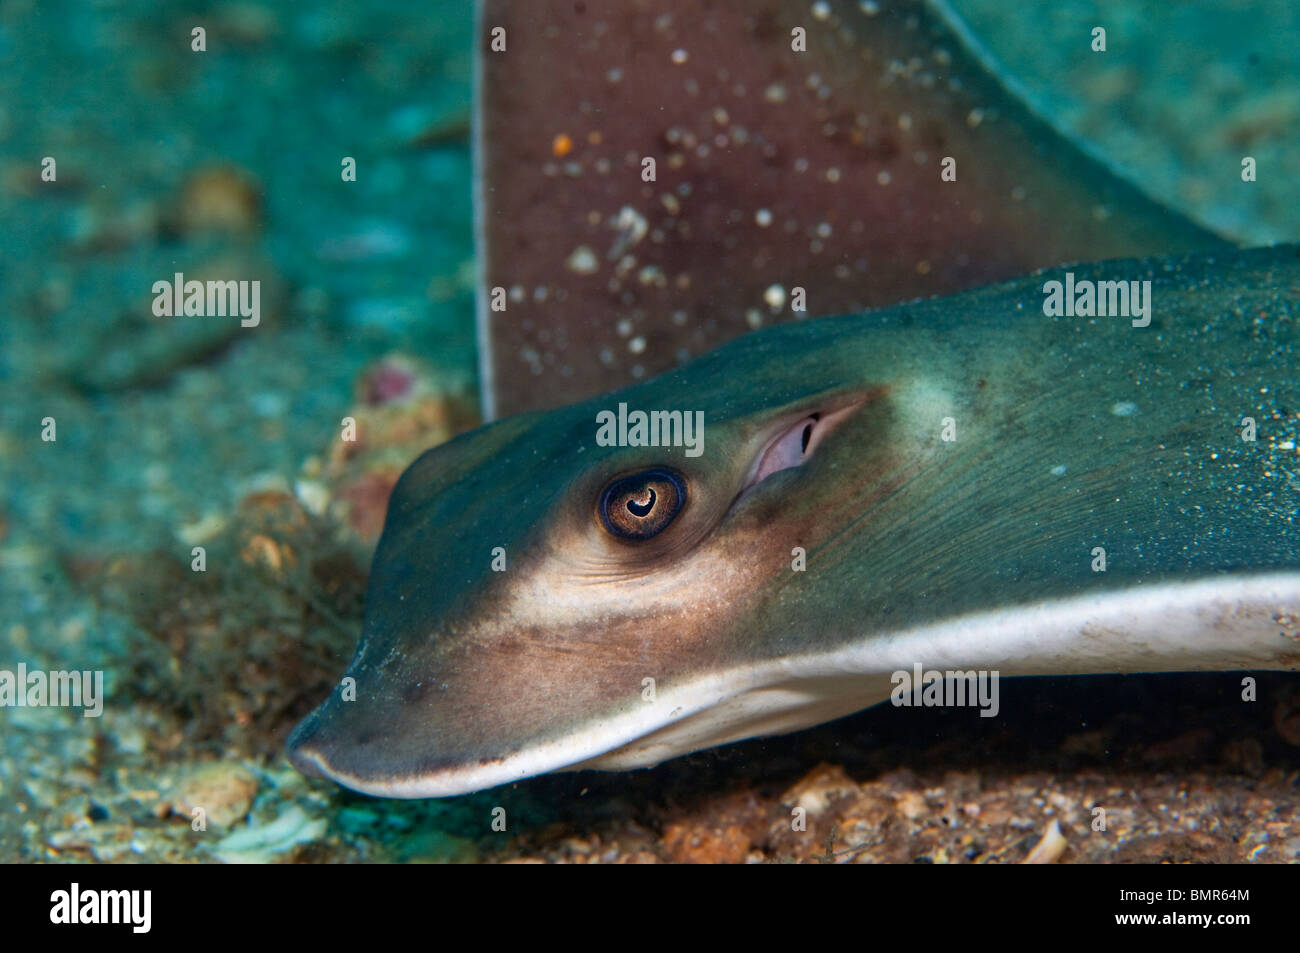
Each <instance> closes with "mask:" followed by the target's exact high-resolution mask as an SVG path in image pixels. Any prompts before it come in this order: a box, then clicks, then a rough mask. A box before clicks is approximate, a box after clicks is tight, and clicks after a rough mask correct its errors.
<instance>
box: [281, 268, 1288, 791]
mask: <svg viewBox="0 0 1300 953" xmlns="http://www.w3.org/2000/svg"><path fill="white" fill-rule="evenodd" d="M1054 283H1056V284H1054ZM1064 289H1069V291H1068V294H1066V293H1063V294H1062V295H1060V296H1058V295H1057V292H1058V291H1061V292H1064ZM1298 296H1300V246H1288V247H1283V248H1277V249H1264V250H1256V251H1251V252H1235V251H1232V252H1225V253H1222V254H1215V255H1212V256H1193V257H1190V258H1156V259H1126V260H1118V261H1105V262H1100V263H1092V264H1087V265H1076V266H1070V267H1069V268H1068V269H1066V268H1054V269H1051V270H1049V271H1047V272H1045V273H1040V274H1037V275H1031V276H1029V277H1026V278H1022V279H1017V280H1015V281H1012V282H1008V283H1005V284H1000V285H996V286H992V287H989V288H986V289H982V290H978V291H972V292H967V293H964V294H961V295H956V296H951V297H947V298H936V299H929V300H924V301H918V302H913V303H909V304H904V305H899V306H896V307H893V308H890V309H887V310H883V311H879V312H872V313H868V314H859V315H850V316H846V317H841V318H826V319H819V320H815V321H806V322H792V323H786V324H783V325H778V326H775V327H771V328H765V329H763V330H760V331H757V332H754V333H753V334H748V335H745V336H743V337H741V338H739V339H737V340H734V341H732V342H730V343H728V344H726V345H723V346H722V347H720V348H718V349H716V350H714V351H712V352H710V353H709V354H707V355H705V356H703V357H701V358H699V359H697V360H695V361H693V362H691V363H690V364H688V365H686V366H684V367H682V368H677V369H675V370H673V371H671V372H669V373H667V374H664V375H662V376H660V377H658V378H656V379H654V380H651V381H646V382H643V383H641V384H638V385H635V386H633V387H630V388H627V389H625V390H622V391H619V392H616V393H614V394H610V395H605V396H603V397H600V398H596V399H594V400H592V401H588V402H586V403H582V404H576V405H572V406H569V407H564V408H559V409H555V410H550V411H545V412H535V413H530V414H524V415H520V416H516V417H512V418H509V419H507V420H502V421H498V422H496V423H494V424H490V425H488V426H486V427H484V428H481V429H480V430H478V431H475V432H473V433H471V434H466V435H464V436H462V437H460V438H457V439H456V440H454V441H452V442H450V443H448V444H445V445H443V446H440V447H437V448H435V449H433V450H431V451H429V452H428V453H426V454H425V455H424V456H423V457H421V458H420V459H419V460H418V461H416V462H415V463H414V464H412V466H411V467H410V468H409V469H408V470H407V472H406V474H405V475H404V476H403V478H402V480H401V482H400V483H399V485H398V487H397V489H396V490H395V492H394V495H393V498H392V502H391V504H390V508H389V512H388V519H387V523H386V525H385V529H384V535H383V538H382V540H381V542H380V544H379V549H378V551H377V554H376V557H375V563H374V569H373V572H372V575H371V581H370V590H369V593H368V596H367V612H366V622H365V631H364V634H363V637H362V639H361V643H360V646H359V648H358V652H357V655H356V657H355V659H354V660H353V662H352V665H351V667H350V668H349V669H348V672H347V674H348V676H349V677H350V678H351V679H352V680H353V690H354V697H355V700H347V699H345V698H344V697H342V691H341V690H340V691H339V692H336V693H335V695H334V696H333V697H331V698H330V699H329V700H328V701H327V702H325V704H324V705H322V706H321V708H320V709H318V710H317V712H316V713H315V714H313V715H312V716H311V717H309V718H308V719H307V720H306V721H305V722H304V723H303V724H302V725H301V726H300V727H299V728H298V730H297V731H296V733H295V735H294V738H293V739H292V741H291V751H292V757H293V759H294V761H295V763H296V764H298V765H299V766H300V767H302V768H303V769H304V770H308V771H315V772H320V773H325V774H327V775H328V776H330V777H333V778H335V779H336V780H338V781H340V782H341V783H343V784H346V785H349V786H351V787H355V788H358V789H360V790H363V791H368V792H371V793H376V794H387V795H395V796H431V795H443V794H455V793H461V792H465V791H470V790H474V789H477V788H480V787H488V786H491V785H494V784H499V783H503V782H506V781H510V780H516V779H518V778H521V777H526V776H528V775H530V774H536V773H540V772H544V771H553V770H558V769H562V768H567V767H573V766H593V765H594V766H599V767H631V766H635V765H645V764H652V763H655V762H657V761H660V760H662V759H664V758H667V757H671V756H674V755H678V754H682V753H685V752H688V751H692V750H696V749H699V748H702V747H707V746H710V745H714V744H720V743H723V742H727V741H732V740H736V739H739V738H744V737H751V736H754V735H759V734H767V733H776V732H783V731H789V730H793V729H795V728H799V727H803V726H805V725H809V724H813V723H815V722H818V721H822V720H826V719H829V718H833V717H837V716H839V715H843V714H846V713H848V712H851V711H854V710H857V709H859V708H862V707H865V706H867V705H869V704H873V703H875V702H877V701H880V700H881V699H882V698H883V697H885V696H886V695H887V694H888V692H889V686H890V683H891V679H892V676H893V673H894V672H896V671H898V670H903V671H910V670H911V669H912V668H913V666H914V665H918V664H919V665H923V666H925V667H926V668H927V669H931V668H936V669H940V670H943V669H950V668H951V669H956V670H969V669H975V670H998V671H1000V672H1001V674H1003V675H1016V674H1022V675H1023V674H1045V673H1081V672H1094V673H1104V672H1137V671H1172V670H1190V669H1205V668H1209V669H1242V668H1279V669H1287V668H1290V669H1294V668H1296V667H1298V666H1300V544H1297V536H1296V533H1297V516H1298V509H1300V508H1298V501H1300V449H1298V448H1300V380H1298V379H1297V377H1296V374H1295V369H1296V367H1297V366H1300V323H1298V322H1300V304H1298V303H1297V298H1298ZM1066 300H1068V302H1069V303H1068V304H1066V303H1065V302H1066ZM1103 302H1104V303H1103ZM1058 305H1059V308H1058ZM1048 312H1051V313H1050V314H1049V313H1048ZM626 408H632V409H639V410H641V411H673V410H678V411H689V412H691V413H699V414H700V415H701V418H700V419H702V420H703V421H704V424H703V429H702V430H701V431H700V432H699V433H700V436H702V440H701V441H700V442H699V443H698V445H694V449H695V450H698V451H699V452H698V453H696V452H694V450H693V449H692V446H693V445H692V444H691V443H689V442H680V441H679V442H678V443H676V444H673V443H672V442H671V441H666V440H660V439H657V438H656V439H655V440H654V441H653V442H651V441H649V440H648V439H646V434H645V432H644V430H643V432H642V437H641V439H637V438H635V437H634V436H633V434H634V432H635V431H634V430H628V436H627V438H626V439H620V440H616V441H614V442H613V443H612V444H611V443H610V442H609V441H607V440H602V439H601V438H600V436H599V434H600V430H599V427H598V424H599V422H600V420H601V415H602V414H606V413H608V414H614V413H616V412H617V413H618V414H619V415H622V414H623V412H624V410H625V409H626ZM665 468H671V469H672V470H673V471H674V472H675V473H676V474H677V479H678V484H677V485H676V486H677V487H678V488H672V487H670V486H669V484H667V483H664V482H663V481H662V476H661V475H662V474H663V473H664V472H665ZM645 473H649V474H651V475H652V477H653V479H654V480H655V481H658V482H655V483H654V484H653V485H654V486H657V487H658V489H659V491H662V492H663V493H666V494H677V496H678V499H679V501H682V500H684V503H683V505H681V506H680V508H679V509H673V510H672V512H671V513H670V515H669V520H670V522H668V523H666V524H664V527H662V528H660V529H657V530H656V532H655V534H654V535H652V536H649V537H646V538H638V539H635V540H629V539H626V538H619V537H618V536H617V534H616V533H614V532H613V531H612V530H611V529H610V524H609V521H608V519H607V510H606V509H604V508H603V507H605V505H606V502H607V501H608V500H609V499H610V496H609V494H610V490H611V488H615V487H620V486H623V485H625V484H626V482H627V481H628V480H629V479H632V478H633V477H634V475H636V474H645ZM656 499H658V494H656V495H655V496H654V497H651V496H650V495H649V494H647V493H640V494H634V495H633V496H632V497H630V498H629V499H628V505H627V507H626V509H627V510H628V511H629V512H631V513H634V514H635V513H640V512H644V511H645V508H646V507H647V505H648V506H649V509H650V510H653V507H654V506H655V505H657V504H656V503H655V500H656ZM647 501H649V503H648V504H647ZM614 515H615V516H616V517H617V516H619V513H618V512H617V511H616V512H615V513H614ZM652 515H653V514H652ZM620 518H624V519H626V517H625V516H623V517H620ZM647 680H648V681H647ZM647 686H651V689H650V690H648V689H647Z"/></svg>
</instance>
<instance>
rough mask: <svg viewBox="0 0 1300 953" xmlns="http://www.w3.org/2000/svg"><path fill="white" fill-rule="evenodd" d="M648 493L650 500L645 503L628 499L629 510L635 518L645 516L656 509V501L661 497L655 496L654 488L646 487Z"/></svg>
mask: <svg viewBox="0 0 1300 953" xmlns="http://www.w3.org/2000/svg"><path fill="white" fill-rule="evenodd" d="M646 492H647V493H649V494H650V499H649V500H647V501H646V502H645V503H638V502H637V501H636V500H634V499H630V498H629V499H628V501H627V508H628V510H629V511H630V512H631V513H632V515H633V516H645V515H646V514H647V513H649V512H650V511H651V510H652V509H654V508H655V500H657V499H659V497H658V496H657V495H655V491H654V488H653V487H646Z"/></svg>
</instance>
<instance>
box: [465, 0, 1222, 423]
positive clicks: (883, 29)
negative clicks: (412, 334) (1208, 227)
mask: <svg viewBox="0 0 1300 953" xmlns="http://www.w3.org/2000/svg"><path fill="white" fill-rule="evenodd" d="M478 18H479V23H478V43H479V44H480V48H479V55H478V68H477V83H476V109H475V127H476V128H475V150H476V186H475V188H476V219H477V226H476V230H477V242H478V260H479V263H480V268H481V269H482V274H481V275H480V279H481V280H480V282H479V288H480V293H479V315H478V321H479V346H480V368H481V379H482V384H483V397H484V410H485V414H486V416H487V418H488V419H492V418H494V417H497V416H501V415H508V414H512V413H516V412H519V411H524V410H530V409H536V408H544V407H551V406H558V405H561V404H565V403H569V402H571V401H575V400H580V399H585V398H587V397H590V396H592V395H594V394H597V393H601V392H604V391H607V390H611V389H613V388H615V387H621V386H625V385H626V384H629V383H633V382H635V381H636V380H638V379H640V378H643V377H644V378H649V377H652V376H653V375H655V374H657V373H659V372H661V371H664V370H667V369H670V368H671V367H673V366H675V365H677V364H679V363H682V362H683V361H685V360H686V359H688V358H690V357H693V356H695V355H698V354H700V353H702V352H704V351H707V350H709V349H710V348H712V347H714V346H716V345H718V344H720V343H722V342H723V341H726V340H728V339H730V338H732V337H735V336H736V335H738V334H741V333H744V332H746V331H748V330H751V329H753V328H755V327H758V326H760V325H763V324H770V323H775V322H779V321H783V320H788V319H790V318H792V317H800V316H804V315H820V314H830V313H837V312H847V311H857V310H861V309H863V308H867V307H876V306H882V305H887V304H891V303H894V302H897V301H901V300H906V299H910V298H915V297H921V296H929V295H937V294H947V293H951V292H954V291H957V290H961V289H964V288H968V287H973V286H976V285H980V284H985V283H988V282H990V281H993V280H997V279H1002V278H1006V277H1010V276H1013V275H1017V274H1021V273H1024V272H1026V271H1030V270H1032V269H1033V268H1036V267H1041V266H1048V265H1053V264H1057V263H1060V262H1066V261H1078V260H1088V259H1099V258H1110V257H1119V256H1128V255H1144V254H1154V253H1166V252H1169V253H1172V252H1181V251H1192V250H1198V249H1213V248H1215V247H1218V246H1221V245H1222V244H1223V243H1222V242H1221V240H1220V239H1218V238H1217V237H1216V236H1214V235H1213V234H1211V233H1209V232H1207V231H1205V230H1203V229H1201V228H1199V227H1197V226H1195V225H1193V224H1191V223H1190V222H1188V221H1186V220H1185V219H1183V218H1181V217H1180V216H1178V215H1176V214H1174V213H1172V212H1170V211H1169V210H1167V209H1165V208H1163V207H1161V206H1159V205H1157V204H1156V203H1154V202H1153V201H1152V200H1150V199H1148V198H1147V197H1145V196H1144V195H1143V194H1142V193H1140V192H1139V191H1138V190H1136V189H1135V188H1133V187H1132V186H1130V185H1129V184H1127V183H1126V182H1124V181H1122V180H1121V179H1120V178H1118V177H1117V176H1115V175H1114V174H1112V173H1111V172H1110V171H1108V170H1107V168H1106V167H1105V166H1104V165H1103V164H1102V163H1100V162H1099V161H1097V160H1095V159H1093V158H1091V157H1089V156H1088V155H1087V154H1085V152H1084V151H1083V150H1081V149H1080V148H1079V147H1077V146H1075V145H1073V144H1071V143H1070V142H1068V141H1067V140H1066V139H1065V138H1063V137H1062V136H1061V135H1060V134H1058V133H1057V132H1056V131H1055V130H1054V129H1053V128H1052V127H1051V126H1049V125H1048V124H1047V123H1046V122H1044V121H1043V120H1041V119H1039V118H1038V117H1036V116H1035V115H1034V114H1033V113H1032V112H1031V111H1030V110H1029V109H1028V108H1027V107H1026V106H1025V105H1024V103H1023V102H1022V101H1021V99H1020V98H1019V97H1017V96H1015V95H1013V94H1011V93H1010V92H1008V89H1007V86H1006V84H1004V83H1003V82H1002V81H1001V80H1000V79H999V77H998V76H997V75H996V72H995V68H993V67H992V66H991V63H992V61H991V58H990V57H989V56H988V55H987V54H985V53H983V52H981V51H980V50H979V49H978V46H977V44H976V43H975V42H974V41H973V40H971V38H970V37H969V34H968V31H966V30H965V28H964V27H963V26H962V25H961V23H960V21H959V20H958V18H957V17H956V16H955V15H954V14H953V13H952V12H951V11H950V10H949V9H948V8H947V6H946V4H938V3H924V2H919V0H878V2H871V3H860V2H857V0H830V2H827V0H822V2H818V3H807V2H788V0H745V2H739V0H724V2H719V3H713V4H700V3H695V2H692V0H654V2H650V0H616V2H615V0H580V2H572V0H564V2H557V0H529V2H509V0H481V2H480V5H479V9H478ZM797 30H803V31H804V34H803V37H802V43H801V42H800V38H799V35H798V34H797V33H796V32H795V31H797ZM800 45H803V46H804V47H805V49H803V50H796V49H795V48H794V47H797V46H800ZM494 47H495V48H494ZM502 47H503V48H502ZM946 159H951V160H953V161H952V163H951V164H949V165H948V169H949V175H948V177H947V178H953V179H954V180H952V181H948V180H947V179H946V178H945V177H944V169H945V160H946ZM650 162H652V163H653V181H646V179H647V178H649V177H650V172H651V170H650ZM954 177H955V178H954ZM494 289H495V295H494ZM796 289H803V293H802V300H800V295H799V293H798V292H797V291H796ZM800 307H802V308H803V310H802V311H800V310H797V309H798V308H800ZM494 308H495V309H500V310H494Z"/></svg>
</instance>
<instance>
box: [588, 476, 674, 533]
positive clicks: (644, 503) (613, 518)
mask: <svg viewBox="0 0 1300 953" xmlns="http://www.w3.org/2000/svg"><path fill="white" fill-rule="evenodd" d="M685 505H686V481H685V480H683V479H682V477H681V476H680V475H679V474H677V473H675V472H674V471H672V470H669V469H666V468H664V467H654V468H652V469H649V470H642V471H641V472H640V473H634V474H632V475H631V476H625V477H622V478H620V479H618V480H615V481H614V482H613V483H611V484H610V485H609V486H607V487H605V491H604V492H603V493H601V495H600V521H601V522H602V523H604V524H605V529H607V530H609V531H610V532H611V533H613V534H614V535H615V536H617V537H618V538H619V539H631V540H642V539H650V538H651V537H653V536H658V535H659V534H660V533H662V532H663V531H664V530H665V529H667V528H668V525H669V524H670V523H671V522H672V521H673V520H674V519H676V518H677V514H678V513H680V512H681V511H682V507H683V506H685Z"/></svg>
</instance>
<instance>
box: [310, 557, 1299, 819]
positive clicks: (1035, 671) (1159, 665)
mask: <svg viewBox="0 0 1300 953" xmlns="http://www.w3.org/2000/svg"><path fill="white" fill-rule="evenodd" d="M917 663H920V664H921V665H922V666H923V667H924V668H926V669H938V670H948V669H954V670H963V671H965V670H970V669H977V670H979V669H983V670H990V671H992V670H996V671H998V672H999V674H1000V675H1001V676H1003V677H1007V676H1014V675H1070V674H1103V673H1118V672H1173V671H1197V670H1225V671H1230V670H1248V669H1285V670H1300V572H1287V573H1279V574H1272V575H1257V576H1225V577H1221V578H1212V579H1205V580H1200V581H1196V582H1188V583H1178V584H1166V585H1161V586H1136V587H1133V588H1131V589H1127V590H1122V591H1118V592H1111V593H1101V594H1095V595H1089V596H1081V597H1077V598H1074V599H1065V600H1059V601H1053V602H1046V603H1040V604H1037V605H1031V606H1024V607H1015V608H1008V609H1002V610H997V611H993V612H985V613H979V614H972V615H967V616H960V617H956V618H952V619H949V620H945V621H943V622H940V623H935V624H931V625H927V626H922V627H919V628H915V629H908V630H904V631H900V632H895V633H877V634H874V635H871V636H870V637H867V638H864V639H863V640H862V641H860V642H857V643H854V644H852V645H849V646H847V647H845V648H841V649H838V650H836V651H832V652H821V653H807V654H803V655H799V656H796V657H789V658H782V659H779V660H775V661H770V662H763V663H758V664H753V665H747V666H740V667H737V668H734V669H730V670H727V671H722V672H717V673H714V674H711V675H709V676H706V677H704V678H700V679H698V680H696V681H694V682H691V683H688V684H685V685H680V686H676V687H673V688H671V689H669V688H664V689H661V690H660V691H659V693H658V696H657V698H656V699H655V701H653V702H646V703H644V704H643V705H642V706H641V707H639V708H637V709H634V710H633V711H631V712H629V713H627V714H625V715H622V716H619V717H617V718H612V719H609V720H606V721H600V722H595V723H592V724H589V725H586V726H584V727H583V728H582V729H581V730H580V731H577V732H575V733H574V734H573V735H571V736H569V737H566V738H563V739H559V740H556V741H551V742H547V743H546V744H542V745H537V746H535V747H533V748H530V749H528V750H527V751H523V752H520V753H518V754H515V755H512V756H510V757H508V758H505V759H503V760H502V761H499V762H495V763H492V764H488V765H483V766H472V767H467V768H465V769H457V770H452V771H444V772H439V773H437V774H434V775H430V776H426V777H419V778H408V779H400V780H394V781H390V782H375V781H363V780H360V779H355V778H349V777H348V776H347V775H345V774H340V773H339V772H336V771H333V770H330V769H329V768H328V766H326V765H322V767H324V768H325V769H326V771H327V772H328V773H329V774H330V775H331V776H332V777H334V778H335V779H336V780H338V781H339V782H340V783H343V784H346V785H348V786H349V787H353V788H355V789H357V790H360V791H364V792H367V793H370V794H377V795H382V796H387V797H446V796H449V795H455V794H465V793H468V792H470V791H478V790H482V789H484V788H489V787H494V786H496V785H498V784H504V783H508V782H511V781H518V780H520V779H522V778H527V777H532V776H533V775H537V774H545V773H547V772H550V771H559V770H578V769H584V768H597V769H605V770H620V769H626V768H636V767H648V766H651V765H655V764H658V763H659V762H661V761H664V760H666V759H668V758H672V757H676V756H678V755H682V754H687V753H689V752H691V751H698V750H700V749H703V748H709V747H713V746H715V745H720V744H726V743H728V742H732V741H739V740H741V739H744V738H753V737H757V736H760V735H774V734H783V733H786V732H790V731H797V730H799V729H801V728H807V727H809V726H811V725H815V724H819V723H821V722H825V721H829V720H831V719H833V718H838V717H840V716H843V715H847V714H850V713H852V712H855V711H859V710H861V709H863V708H867V707H869V706H871V705H874V704H876V703H877V702H880V701H883V700H884V699H885V698H887V697H888V696H889V693H890V689H891V687H892V685H891V676H892V675H893V673H894V672H897V671H909V672H910V671H911V670H912V669H913V666H914V665H916V664H917Z"/></svg>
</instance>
